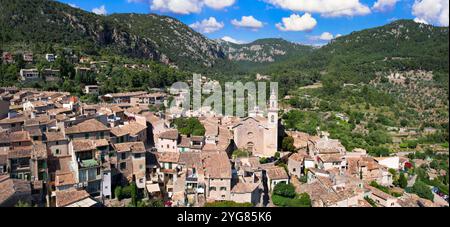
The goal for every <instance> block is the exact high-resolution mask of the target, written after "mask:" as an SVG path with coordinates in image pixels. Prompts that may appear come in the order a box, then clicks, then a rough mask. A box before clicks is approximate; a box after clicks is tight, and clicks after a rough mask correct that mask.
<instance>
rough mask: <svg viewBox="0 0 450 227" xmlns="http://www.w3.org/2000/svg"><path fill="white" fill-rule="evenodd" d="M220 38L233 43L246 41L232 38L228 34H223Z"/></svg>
mask: <svg viewBox="0 0 450 227" xmlns="http://www.w3.org/2000/svg"><path fill="white" fill-rule="evenodd" d="M221 40H223V41H227V42H230V43H235V44H244V43H247V42H245V41H241V40H237V39H234V38H232V37H230V36H224V37H222V38H221Z"/></svg>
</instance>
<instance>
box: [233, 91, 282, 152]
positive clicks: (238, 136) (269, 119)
mask: <svg viewBox="0 0 450 227" xmlns="http://www.w3.org/2000/svg"><path fill="white" fill-rule="evenodd" d="M269 104H270V105H269V108H268V110H267V115H266V116H264V113H263V112H262V111H260V110H259V108H258V107H255V109H254V110H253V111H251V112H250V113H249V116H248V117H246V118H243V119H241V121H240V122H239V123H237V124H236V125H234V126H233V131H234V142H235V143H236V146H237V147H238V148H239V149H243V150H247V151H249V152H251V153H252V154H253V155H254V156H257V157H273V156H275V153H276V152H277V149H278V99H277V96H276V94H275V92H274V91H272V93H271V95H270V101H269Z"/></svg>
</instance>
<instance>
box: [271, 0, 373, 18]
mask: <svg viewBox="0 0 450 227" xmlns="http://www.w3.org/2000/svg"><path fill="white" fill-rule="evenodd" d="M265 1H266V2H268V3H270V4H272V5H275V6H278V7H280V8H283V9H288V10H292V11H302V12H308V13H320V14H321V15H322V16H324V17H341V16H360V15H367V14H369V13H370V12H371V11H370V8H369V7H368V6H367V5H364V4H362V3H361V2H360V0H265Z"/></svg>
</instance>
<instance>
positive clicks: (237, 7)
mask: <svg viewBox="0 0 450 227" xmlns="http://www.w3.org/2000/svg"><path fill="white" fill-rule="evenodd" d="M59 1H61V2H64V3H68V4H72V5H74V6H76V7H80V8H82V9H84V10H86V11H90V12H92V11H94V12H96V13H97V14H103V13H106V14H112V13H130V12H134V13H156V14H162V15H168V16H172V17H175V18H177V19H179V20H181V21H182V22H184V23H185V24H188V25H191V27H193V28H194V29H196V30H198V31H199V32H201V33H203V34H204V35H205V36H207V37H209V38H213V39H219V38H223V37H230V38H232V39H233V40H234V41H235V42H239V41H243V42H250V41H253V40H256V39H260V38H278V37H280V38H284V39H286V40H289V41H292V42H298V43H304V44H314V45H321V44H324V43H326V42H328V41H329V40H330V39H332V38H334V37H336V36H337V35H345V34H349V33H351V32H353V31H358V30H361V29H365V28H371V27H375V26H380V25H384V24H387V23H389V22H391V21H392V20H396V19H415V20H416V21H420V22H423V23H428V24H434V25H439V26H448V2H449V0H89V1H87V0H59ZM243 16H246V17H247V18H246V19H245V18H244V20H242V19H243V18H242V17H243ZM283 18H284V19H283ZM232 20H235V21H234V23H233V22H232Z"/></svg>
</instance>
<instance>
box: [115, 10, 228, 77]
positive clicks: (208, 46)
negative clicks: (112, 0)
mask: <svg viewBox="0 0 450 227" xmlns="http://www.w3.org/2000/svg"><path fill="white" fill-rule="evenodd" d="M109 19H112V20H113V21H114V22H117V23H119V24H122V25H124V26H126V27H127V28H129V29H130V31H131V32H132V33H133V34H138V35H139V36H140V37H144V38H147V39H150V40H152V41H153V42H154V43H155V45H156V47H157V48H158V50H160V51H161V52H163V53H165V54H166V55H167V56H168V57H169V58H170V59H171V60H172V61H174V62H176V63H177V65H178V66H181V67H183V68H186V67H189V66H190V64H193V63H194V64H198V65H196V66H198V67H211V66H213V65H215V64H216V63H217V61H220V60H223V59H224V57H225V56H224V53H223V52H222V51H221V49H220V47H219V46H218V45H217V43H215V42H214V41H212V40H209V39H207V38H206V37H204V36H203V35H201V34H199V33H197V32H195V31H194V30H192V29H191V28H189V27H188V26H186V25H185V24H183V23H181V22H180V21H178V20H176V19H173V18H171V17H166V16H158V15H155V14H149V15H143V14H113V15H111V16H109Z"/></svg>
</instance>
